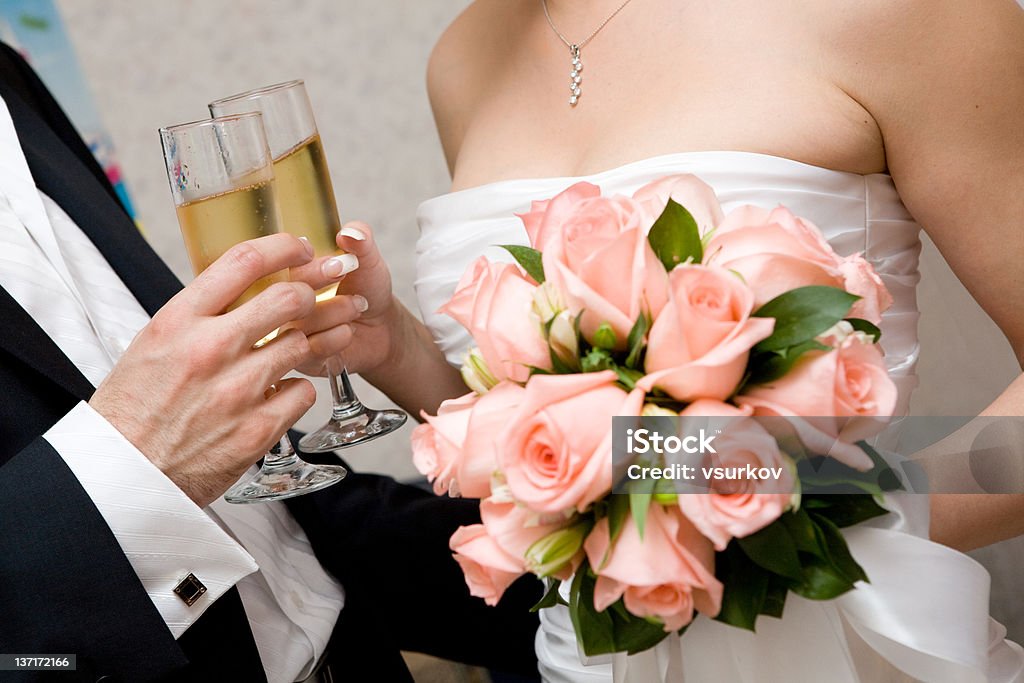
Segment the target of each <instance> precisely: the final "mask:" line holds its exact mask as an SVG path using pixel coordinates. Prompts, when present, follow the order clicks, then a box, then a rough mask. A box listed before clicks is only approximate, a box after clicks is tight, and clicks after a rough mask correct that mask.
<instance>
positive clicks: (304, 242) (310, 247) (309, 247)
mask: <svg viewBox="0 0 1024 683" xmlns="http://www.w3.org/2000/svg"><path fill="white" fill-rule="evenodd" d="M299 240H300V241H301V242H302V246H304V247H306V253H307V254H309V258H313V254H314V253H315V252H314V251H313V243H312V242H310V241H309V238H308V237H300V238H299Z"/></svg>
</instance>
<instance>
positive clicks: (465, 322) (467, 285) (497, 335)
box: [438, 256, 551, 382]
mask: <svg viewBox="0 0 1024 683" xmlns="http://www.w3.org/2000/svg"><path fill="white" fill-rule="evenodd" d="M535 289H536V285H535V284H534V283H533V282H531V281H530V280H529V279H527V277H526V276H525V275H524V274H523V272H522V271H521V270H520V268H519V266H517V265H514V264H511V263H491V262H490V261H488V260H487V259H486V257H483V256H481V257H480V258H478V259H477V260H476V261H474V262H473V265H472V266H470V268H469V269H467V271H466V273H465V274H464V275H463V276H462V280H460V281H459V285H458V287H457V288H456V289H455V293H454V294H453V295H452V298H451V299H450V300H449V301H448V303H446V304H445V305H444V306H442V307H441V308H440V309H438V310H439V312H441V313H445V314H447V315H449V316H451V317H452V318H454V319H455V320H456V321H457V322H458V323H459V324H460V325H462V326H463V327H465V328H466V329H467V330H468V331H469V333H470V335H472V337H473V340H474V341H475V342H476V344H477V346H478V347H479V349H480V353H481V355H482V356H483V359H484V361H485V362H486V364H487V367H488V370H490V372H491V374H492V375H493V376H494V378H495V379H497V380H499V381H500V380H503V379H511V380H512V381H514V382H525V381H526V378H527V377H529V375H530V367H529V366H531V365H532V366H535V367H539V368H547V369H550V367H551V356H550V354H549V352H548V346H547V343H546V342H545V341H544V336H543V334H542V331H541V329H540V326H539V325H538V324H537V323H536V320H535V318H534V317H533V316H532V315H531V314H530V313H531V310H532V308H533V293H534V290H535Z"/></svg>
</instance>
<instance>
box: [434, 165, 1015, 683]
mask: <svg viewBox="0 0 1024 683" xmlns="http://www.w3.org/2000/svg"><path fill="white" fill-rule="evenodd" d="M673 173H693V174H695V175H697V176H699V177H700V178H701V179H703V180H704V181H705V182H707V183H708V184H709V185H711V186H712V187H713V188H714V190H715V192H716V193H717V194H718V198H719V201H720V202H721V203H722V207H723V209H724V210H725V211H726V212H727V213H728V212H729V211H730V210H731V209H733V208H735V207H737V206H740V205H743V204H757V205H761V206H768V207H770V206H774V205H776V204H784V205H785V206H787V207H788V208H789V209H791V210H792V211H793V212H794V213H795V214H797V215H799V216H802V217H805V218H807V219H809V220H810V221H812V222H814V223H815V224H816V225H817V226H818V227H819V228H821V230H822V231H823V232H824V234H825V237H826V238H827V239H828V240H829V242H830V243H831V244H832V246H833V247H834V248H835V249H836V251H837V252H839V253H840V254H843V255H846V254H850V253H854V252H858V251H859V252H864V256H865V258H867V259H868V261H870V262H871V263H872V264H873V265H874V267H875V268H876V269H877V271H878V272H879V274H880V275H881V277H882V279H883V280H884V281H885V284H886V286H887V287H888V288H889V291H890V292H891V293H892V296H893V299H894V300H895V303H894V305H893V306H892V307H891V308H890V309H889V310H888V311H886V313H885V314H884V316H883V321H882V330H883V335H882V345H883V347H884V349H885V353H886V361H887V364H888V366H889V369H890V371H891V373H892V375H893V377H894V378H895V379H896V382H897V384H898V386H899V388H900V399H901V404H900V412H901V413H904V412H906V410H907V407H908V405H909V399H910V394H911V392H912V390H913V388H914V386H915V384H916V378H915V375H914V365H915V363H916V361H917V355H918V342H917V319H918V312H917V303H916V298H915V290H916V285H917V282H918V270H917V262H918V254H919V251H920V242H919V240H918V232H919V228H918V226H917V224H916V223H915V222H914V220H913V218H912V217H911V216H910V214H909V213H908V212H907V210H906V209H905V208H904V206H903V204H902V202H901V201H900V198H899V195H898V194H897V193H896V188H895V186H894V185H893V182H892V179H891V178H890V177H889V176H888V175H885V174H872V175H867V176H861V175H857V174H853V173H843V172H839V171H833V170H830V169H825V168H821V167H817V166H810V165H808V164H804V163H800V162H797V161H793V160H790V159H785V158H781V157H775V156H769V155H765V154H757V153H751V152H684V153H677V154H666V155H664V156H659V157H654V158H651V159H645V160H642V161H637V162H634V163H631V164H627V165H625V166H621V167H619V168H615V169H612V170H609V171H605V172H603V173H598V174H595V175H591V176H586V177H582V178H573V177H566V178H540V179H525V180H506V181H498V182H495V183H490V184H487V185H482V186H479V187H474V188H470V189H467V190H462V191H458V192H453V193H450V194H446V195H442V196H439V197H436V198H434V199H430V200H427V201H426V202H424V203H423V204H422V205H421V206H420V208H419V212H418V220H419V225H420V231H421V235H420V239H419V242H418V244H417V255H418V256H417V279H416V294H417V297H418V299H419V303H420V309H421V311H422V314H423V319H424V321H425V322H426V324H427V327H428V328H429V329H430V330H431V332H432V333H433V335H434V338H435V340H436V341H437V343H438V345H439V346H440V348H441V349H442V350H443V351H444V353H445V355H446V357H447V358H448V360H449V362H451V363H452V364H454V365H460V364H461V362H462V360H463V355H464V354H465V352H466V350H467V348H468V346H469V343H470V339H469V337H468V335H467V333H466V331H465V330H464V329H463V328H462V327H461V326H459V325H458V324H457V323H456V322H455V321H453V320H452V319H450V318H448V317H447V316H444V315H440V314H438V313H437V309H438V307H440V306H441V304H443V303H444V302H445V301H446V300H447V299H448V298H449V297H450V296H451V294H452V292H453V291H454V288H455V285H456V283H457V282H458V280H459V278H460V277H461V276H462V273H463V271H464V270H465V269H466V267H467V266H468V265H469V264H470V263H471V262H472V261H473V260H474V259H475V258H477V257H478V256H479V255H480V254H486V255H487V256H488V257H490V258H492V259H494V260H508V259H509V256H508V254H507V253H506V252H505V251H504V250H502V249H500V248H497V247H495V246H494V245H499V244H516V243H519V244H525V243H526V233H525V231H524V230H523V227H522V223H521V222H520V221H519V219H517V218H516V217H515V215H514V214H515V213H517V212H523V211H525V210H527V209H528V208H529V206H530V201H531V200H534V199H544V198H547V197H550V196H552V195H554V194H556V193H558V192H560V191H561V190H563V189H565V188H566V187H568V186H569V185H571V184H572V183H573V182H576V181H579V180H587V181H590V182H593V183H595V184H597V185H599V186H600V187H601V189H602V190H603V191H604V192H605V193H611V192H617V193H624V194H632V192H633V191H634V190H636V189H637V188H639V187H640V186H642V185H644V184H645V183H648V182H650V181H652V180H654V179H656V178H660V177H662V176H665V175H669V174H673ZM887 503H888V505H887V506H888V507H890V508H891V510H892V512H893V514H890V515H886V516H884V517H882V518H878V519H877V520H873V521H875V522H876V524H875V525H873V526H872V525H870V523H869V524H866V525H861V526H859V527H856V528H852V529H848V530H847V533H846V536H847V541H848V543H849V545H850V548H851V550H852V551H853V555H854V557H856V558H857V559H858V561H859V562H860V563H861V564H862V565H863V566H864V569H865V571H866V572H867V574H868V576H869V577H870V579H871V583H870V584H860V585H858V587H857V588H856V589H855V590H853V591H851V592H850V593H848V594H846V595H844V596H842V597H840V598H839V599H838V600H835V601H831V602H824V603H822V602H811V601H808V600H804V599H802V598H800V597H798V596H796V595H792V594H791V595H790V596H789V598H788V600H787V603H786V609H785V614H784V616H783V618H782V619H771V618H766V617H762V618H761V619H760V620H759V622H758V632H757V634H756V635H755V634H752V633H749V632H746V631H742V630H739V629H735V628H732V627H729V626H725V625H723V624H720V623H718V622H715V621H712V620H710V619H705V618H698V619H697V620H696V621H695V622H694V623H693V625H692V626H691V627H690V628H689V629H688V630H687V632H686V633H685V634H684V636H683V637H681V638H676V637H674V636H670V637H669V638H666V639H665V640H664V641H662V643H661V644H660V645H658V646H657V647H655V648H653V649H652V650H649V651H647V652H644V653H640V654H639V655H635V656H632V657H626V656H623V655H616V656H614V657H601V658H590V659H588V658H586V657H584V656H583V655H582V654H581V652H580V651H579V650H578V648H577V645H576V640H575V636H574V635H573V631H572V625H571V623H570V621H569V616H568V612H567V610H565V609H564V608H561V607H560V608H554V609H545V610H542V612H541V628H540V630H539V632H538V634H537V654H538V657H539V659H540V666H541V673H542V674H543V676H544V678H545V680H547V681H551V682H552V683H586V682H590V681H593V682H594V683H599V682H600V683H606V682H610V681H613V680H614V681H616V682H619V681H630V682H633V681H636V682H642V683H647V682H648V681H673V682H675V681H684V680H685V681H686V683H693V682H696V683H706V682H711V681H714V682H718V681H724V682H728V683H753V682H755V681H757V682H769V683H783V682H786V683H794V682H804V681H806V682H808V683H810V682H814V683H819V682H828V683H879V682H882V681H885V682H888V681H914V680H922V681H929V682H931V681H936V682H939V681H941V682H949V683H953V682H958V683H959V682H970V683H974V682H979V683H980V682H982V681H992V682H995V681H998V682H1000V683H1002V682H1004V681H1005V682H1009V681H1024V654H1022V650H1021V648H1020V647H1019V646H1017V645H1016V644H1014V643H1011V642H1009V641H1006V640H1004V636H1005V629H1003V628H1002V626H1001V625H999V624H998V623H997V622H995V621H993V620H991V619H990V618H989V616H988V597H989V595H988V593H989V576H988V573H987V572H986V571H985V569H984V568H982V567H981V565H979V564H977V563H976V562H975V561H974V560H972V559H970V558H969V557H967V556H966V555H963V554H961V553H958V552H955V551H953V550H950V549H948V548H945V547H943V546H939V545H937V544H934V543H931V542H930V541H928V540H927V536H928V498H927V496H924V495H913V494H903V495H890V496H888V497H887Z"/></svg>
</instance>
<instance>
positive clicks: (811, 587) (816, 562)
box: [792, 518, 866, 600]
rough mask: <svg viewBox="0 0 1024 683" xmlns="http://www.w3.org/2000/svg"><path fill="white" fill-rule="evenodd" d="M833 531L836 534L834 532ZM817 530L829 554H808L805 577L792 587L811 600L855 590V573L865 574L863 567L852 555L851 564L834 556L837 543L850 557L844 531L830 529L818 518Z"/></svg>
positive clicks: (827, 598) (837, 595) (804, 571)
mask: <svg viewBox="0 0 1024 683" xmlns="http://www.w3.org/2000/svg"><path fill="white" fill-rule="evenodd" d="M826 522H827V520H826ZM833 530H834V531H835V535H833V534H832V531H833ZM814 533H815V536H816V538H817V540H818V545H820V546H821V547H822V548H824V549H825V550H826V553H825V555H826V556H825V557H824V558H822V557H817V556H813V555H806V556H805V562H804V565H803V579H802V580H801V581H799V582H797V583H795V584H793V585H792V590H793V592H794V593H796V594H797V595H800V596H803V597H805V598H807V599H808V600H831V599H833V598H837V597H839V596H840V595H842V594H843V593H846V592H847V591H849V590H852V589H853V587H854V586H853V584H854V582H855V581H856V580H857V578H854V576H853V574H856V573H857V572H859V573H860V575H861V576H863V574H864V570H863V569H861V568H860V565H858V564H857V563H856V562H853V558H852V557H850V558H849V560H850V562H853V565H852V567H851V566H850V565H848V564H847V563H846V562H845V561H841V562H837V560H836V558H835V552H836V550H837V546H836V545H835V544H837V543H838V544H840V545H841V546H842V551H845V554H846V556H847V557H849V549H848V548H847V547H846V540H845V539H843V537H842V534H840V533H839V530H838V529H837V528H835V527H834V526H832V527H831V528H830V529H826V528H825V526H824V525H823V524H822V523H821V520H820V519H818V518H815V519H814ZM842 551H840V552H842ZM854 568H855V569H854ZM858 578H859V577H858ZM865 578H866V577H865Z"/></svg>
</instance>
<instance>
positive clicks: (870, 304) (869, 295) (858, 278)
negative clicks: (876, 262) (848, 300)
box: [839, 254, 892, 325]
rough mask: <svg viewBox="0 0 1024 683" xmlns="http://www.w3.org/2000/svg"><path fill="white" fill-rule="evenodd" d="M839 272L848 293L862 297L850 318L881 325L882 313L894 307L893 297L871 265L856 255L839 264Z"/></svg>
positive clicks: (852, 310) (852, 309)
mask: <svg viewBox="0 0 1024 683" xmlns="http://www.w3.org/2000/svg"><path fill="white" fill-rule="evenodd" d="M839 272H840V273H842V275H843V282H844V285H845V287H846V291H848V292H849V293H850V294H856V295H857V296H859V297H860V300H859V301H857V302H856V303H855V304H853V308H851V309H850V314H849V317H851V318H863V319H864V320H869V321H871V322H873V323H874V324H876V325H879V324H881V322H882V312H883V311H885V310H886V309H887V308H889V307H890V306H892V295H891V294H889V290H888V289H886V288H885V283H884V282H882V278H880V277H879V276H878V273H876V272H875V269H874V268H872V267H871V264H870V263H868V262H867V261H865V260H864V257H863V256H862V255H860V254H854V255H853V256H850V257H847V258H846V259H845V260H844V261H843V262H842V263H841V264H839Z"/></svg>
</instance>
